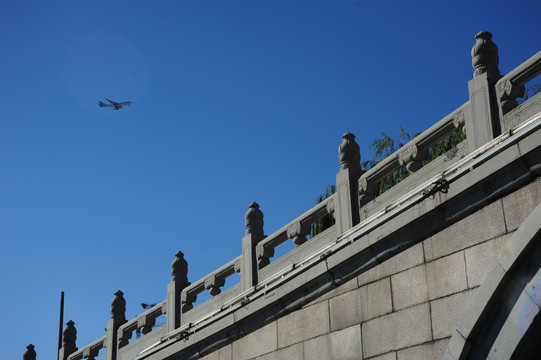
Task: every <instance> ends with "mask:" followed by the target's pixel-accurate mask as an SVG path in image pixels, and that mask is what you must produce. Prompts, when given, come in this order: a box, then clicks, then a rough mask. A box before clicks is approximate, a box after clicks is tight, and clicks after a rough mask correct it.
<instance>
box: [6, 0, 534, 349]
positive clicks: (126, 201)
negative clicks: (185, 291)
mask: <svg viewBox="0 0 541 360" xmlns="http://www.w3.org/2000/svg"><path fill="white" fill-rule="evenodd" d="M540 13H541V3H539V2H538V1H534V0H531V1H521V0H518V1H515V2H513V3H511V2H509V1H477V2H472V1H454V2H441V1H426V2H409V1H408V2H406V1H396V2H393V1H390V2H379V1H368V0H357V1H355V0H351V1H350V0H332V1H331V0H328V1H320V0H312V1H301V0H299V1H281V0H275V1H263V0H257V1H255V0H250V1H225V0H221V1H205V0H199V1H195V0H190V1H187V0H174V1H166V0H164V1H158V2H151V1H109V2H105V1H92V2H89V1H79V0H76V1H74V0H71V1H13V0H8V1H5V2H3V3H2V5H0V30H1V31H0V34H1V35H0V51H1V53H2V57H1V58H2V60H1V62H0V63H1V64H2V66H0V82H1V86H0V105H1V106H0V241H1V250H0V273H1V274H2V275H1V278H0V279H1V280H0V281H1V284H0V285H1V289H2V296H0V308H1V309H2V311H3V312H4V315H3V317H2V318H3V325H2V327H1V328H2V329H1V330H0V334H1V335H0V348H2V353H3V355H2V358H4V357H5V358H6V359H11V358H13V359H16V358H22V354H23V352H24V350H25V347H26V345H28V344H29V343H33V344H34V345H35V346H36V351H37V354H38V359H49V358H54V356H55V355H56V345H57V341H58V340H57V336H58V314H59V301H60V292H61V291H65V293H66V305H65V321H67V320H69V319H72V320H73V321H75V324H76V327H77V329H78V340H77V345H78V346H79V347H80V348H82V347H83V346H84V345H87V344H88V343H90V342H92V341H94V340H96V339H98V338H99V337H101V336H103V335H104V330H103V329H104V328H105V326H106V322H107V320H108V318H109V314H110V301H111V299H112V298H113V294H114V292H115V291H116V290H118V289H121V290H122V291H123V292H124V293H125V298H126V300H127V313H126V315H127V317H128V318H132V317H134V316H136V315H137V314H139V313H140V312H141V311H142V309H141V308H140V306H139V305H138V304H139V303H141V302H147V303H153V302H159V301H161V300H163V299H165V298H166V293H167V283H168V282H169V281H170V264H171V261H172V260H173V259H174V254H175V253H176V251H178V250H181V251H183V252H184V254H185V258H186V259H187V261H188V263H189V279H190V281H192V282H193V281H196V280H198V279H200V278H201V277H203V276H205V275H206V274H208V273H210V272H211V271H212V270H214V269H215V268H218V267H219V266H221V265H223V264H225V263H226V262H228V261H230V260H231V259H233V258H235V257H237V256H238V255H240V252H241V238H242V236H243V235H244V213H245V212H246V210H247V209H248V205H249V204H250V203H251V202H252V201H257V202H258V203H259V204H260V206H261V210H262V211H263V213H264V215H265V232H266V233H267V234H270V233H272V232H273V231H275V230H277V229H279V228H280V227H281V226H283V225H285V224H286V223H288V222H289V221H291V220H292V219H293V218H294V217H296V216H298V215H300V214H301V213H303V212H304V211H306V210H307V209H308V208H310V207H311V206H313V205H314V204H315V201H316V199H317V196H318V195H319V194H320V193H322V192H323V191H324V189H325V186H326V185H328V184H332V183H334V181H335V174H336V173H337V171H338V168H339V163H338V153H337V149H338V146H339V144H340V142H341V135H342V134H343V133H345V132H346V131H350V132H352V133H354V134H356V136H357V142H358V143H359V145H360V147H361V157H362V159H363V160H367V159H369V158H371V156H372V153H371V151H369V150H368V147H369V145H370V143H371V141H372V140H374V139H375V138H377V137H378V136H379V134H380V133H381V132H385V133H387V134H389V135H393V136H394V135H396V134H397V130H398V128H399V127H400V125H402V124H403V125H405V126H406V129H407V130H409V131H410V132H411V133H416V132H419V131H423V130H425V129H427V128H428V127H430V126H431V125H432V124H433V123H435V122H436V121H437V120H439V119H441V118H442V117H443V116H445V115H447V114H448V113H450V112H451V111H453V110H454V109H456V108H457V107H459V106H460V105H462V104H463V103H464V102H466V101H467V100H468V86H467V82H468V80H469V79H471V78H472V73H473V69H472V66H471V55H470V51H471V48H472V46H473V44H474V36H475V34H477V33H478V32H479V31H481V30H488V31H491V32H492V33H493V35H494V42H495V43H496V44H497V45H498V47H499V49H500V70H501V72H502V73H504V74H505V73H506V72H508V71H509V70H511V69H513V68H514V67H516V66H517V65H519V64H520V63H522V62H523V61H525V60H526V59H528V58H529V57H530V56H532V55H533V54H535V53H536V52H537V51H539V50H540V48H539V45H540V42H539V39H540V35H541V34H540V32H541V31H540V30H541V25H539V14H540ZM105 97H107V98H110V99H114V100H118V101H127V100H129V101H132V102H133V104H132V105H131V106H130V107H128V108H125V109H123V110H121V111H112V110H110V109H107V108H99V107H98V101H99V100H103V99H104V98H105Z"/></svg>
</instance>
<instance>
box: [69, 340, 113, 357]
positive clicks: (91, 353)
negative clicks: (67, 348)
mask: <svg viewBox="0 0 541 360" xmlns="http://www.w3.org/2000/svg"><path fill="white" fill-rule="evenodd" d="M106 338H107V336H104V337H102V338H101V339H98V340H96V341H94V342H93V343H91V344H90V345H87V346H85V347H84V348H82V349H79V350H77V351H76V352H74V353H73V354H71V355H70V356H68V360H81V359H88V360H94V359H98V358H99V357H100V350H102V349H104V348H105V340H106Z"/></svg>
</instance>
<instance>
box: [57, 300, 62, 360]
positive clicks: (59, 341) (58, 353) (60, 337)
mask: <svg viewBox="0 0 541 360" xmlns="http://www.w3.org/2000/svg"><path fill="white" fill-rule="evenodd" d="M63 323H64V292H63V291H62V292H61V293H60V325H58V351H57V353H56V358H57V359H59V356H60V349H62V324H63Z"/></svg>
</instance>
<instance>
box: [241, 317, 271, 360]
mask: <svg viewBox="0 0 541 360" xmlns="http://www.w3.org/2000/svg"><path fill="white" fill-rule="evenodd" d="M276 326H277V325H276V321H273V322H271V323H270V324H268V325H265V326H263V327H262V328H260V329H257V330H256V331H254V332H252V333H250V334H248V335H246V336H245V337H242V338H240V339H239V340H237V341H235V342H234V343H233V359H235V360H247V359H252V358H255V357H256V356H260V355H263V354H267V353H269V352H271V351H275V350H276V349H277V348H278V346H277V345H278V344H277V332H276Z"/></svg>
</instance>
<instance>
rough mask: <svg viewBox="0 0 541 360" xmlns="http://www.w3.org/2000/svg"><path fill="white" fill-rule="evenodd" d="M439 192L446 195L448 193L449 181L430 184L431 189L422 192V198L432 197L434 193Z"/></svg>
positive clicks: (441, 180)
mask: <svg viewBox="0 0 541 360" xmlns="http://www.w3.org/2000/svg"><path fill="white" fill-rule="evenodd" d="M438 192H441V193H442V194H447V193H448V192H449V181H447V180H445V179H440V180H438V181H436V182H433V183H432V187H431V188H430V189H428V190H425V191H423V196H432V197H434V195H436V193H438Z"/></svg>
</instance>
